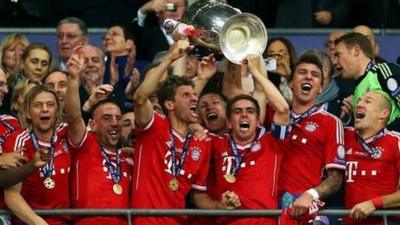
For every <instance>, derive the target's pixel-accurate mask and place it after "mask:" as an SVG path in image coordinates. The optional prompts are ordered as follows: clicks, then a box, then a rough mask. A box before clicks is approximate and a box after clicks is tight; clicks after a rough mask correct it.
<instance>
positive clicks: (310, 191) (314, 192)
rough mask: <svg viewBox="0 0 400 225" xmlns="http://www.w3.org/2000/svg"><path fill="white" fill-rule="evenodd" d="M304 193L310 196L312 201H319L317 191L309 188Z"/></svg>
mask: <svg viewBox="0 0 400 225" xmlns="http://www.w3.org/2000/svg"><path fill="white" fill-rule="evenodd" d="M306 192H307V193H308V194H310V195H311V196H312V197H313V199H314V200H316V199H319V194H318V192H317V190H315V189H314V188H310V189H308V190H307V191H306Z"/></svg>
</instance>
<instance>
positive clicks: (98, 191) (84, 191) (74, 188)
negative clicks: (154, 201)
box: [71, 132, 133, 225]
mask: <svg viewBox="0 0 400 225" xmlns="http://www.w3.org/2000/svg"><path fill="white" fill-rule="evenodd" d="M71 152H72V163H73V164H72V165H73V167H72V170H71V196H72V197H71V202H72V207H73V208H89V209H90V208H129V194H130V182H131V181H130V179H131V171H132V163H133V162H132V159H131V158H128V157H126V156H125V155H123V154H120V160H121V180H120V183H119V184H120V185H121V187H122V194H119V195H118V194H116V193H114V192H113V185H114V184H115V183H114V181H113V180H112V177H111V173H110V171H109V169H108V167H107V165H106V159H104V157H103V155H102V150H101V145H100V143H99V141H98V140H97V138H96V137H95V136H94V134H93V133H92V132H87V133H86V134H85V137H84V139H83V140H82V142H81V144H80V145H79V146H74V147H73V148H72V150H71ZM105 152H106V153H107V155H108V157H109V158H110V160H111V162H112V164H113V165H114V166H115V165H116V164H115V162H116V153H115V151H109V150H107V149H105ZM75 224H79V225H82V224H85V225H87V224H96V225H101V224H107V225H109V224H121V225H122V224H127V222H126V218H125V217H123V216H121V217H115V216H109V217H107V216H93V217H89V216H86V217H77V218H76V219H75Z"/></svg>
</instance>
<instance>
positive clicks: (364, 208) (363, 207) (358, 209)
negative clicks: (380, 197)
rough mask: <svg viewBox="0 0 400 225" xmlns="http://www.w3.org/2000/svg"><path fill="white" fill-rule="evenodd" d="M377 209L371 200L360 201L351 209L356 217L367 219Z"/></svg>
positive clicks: (352, 215)
mask: <svg viewBox="0 0 400 225" xmlns="http://www.w3.org/2000/svg"><path fill="white" fill-rule="evenodd" d="M375 210H376V208H375V206H374V204H373V203H372V201H371V200H368V201H364V202H361V203H358V204H357V205H355V206H354V207H353V208H352V209H351V210H350V216H351V217H352V218H354V219H357V220H360V219H365V218H367V216H369V215H371V213H372V212H374V211H375Z"/></svg>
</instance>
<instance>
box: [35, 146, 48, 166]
mask: <svg viewBox="0 0 400 225" xmlns="http://www.w3.org/2000/svg"><path fill="white" fill-rule="evenodd" d="M51 157H52V156H51V154H50V152H49V151H47V150H44V149H39V151H36V152H35V154H34V155H33V159H32V163H33V165H34V166H35V167H36V168H40V167H42V166H44V165H46V164H47V163H48V162H49V161H50V159H51Z"/></svg>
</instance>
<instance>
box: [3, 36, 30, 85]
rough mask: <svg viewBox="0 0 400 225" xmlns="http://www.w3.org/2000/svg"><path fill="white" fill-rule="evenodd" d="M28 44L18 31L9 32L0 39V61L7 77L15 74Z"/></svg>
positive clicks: (26, 39)
mask: <svg viewBox="0 0 400 225" xmlns="http://www.w3.org/2000/svg"><path fill="white" fill-rule="evenodd" d="M28 45H29V41H28V38H27V37H26V36H25V35H22V34H19V33H12V34H9V35H7V36H6V37H4V38H3V40H2V41H1V44H0V49H1V52H0V54H1V56H0V61H1V65H2V66H3V68H4V70H5V71H4V72H6V75H7V79H9V77H13V76H15V75H16V73H17V71H18V65H19V61H20V59H21V55H22V53H23V52H24V51H25V49H26V48H27V47H28Z"/></svg>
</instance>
